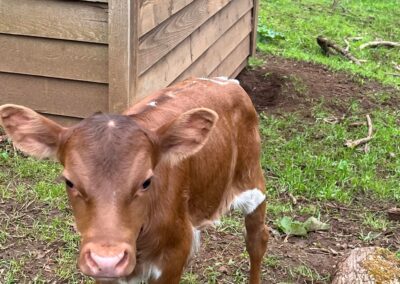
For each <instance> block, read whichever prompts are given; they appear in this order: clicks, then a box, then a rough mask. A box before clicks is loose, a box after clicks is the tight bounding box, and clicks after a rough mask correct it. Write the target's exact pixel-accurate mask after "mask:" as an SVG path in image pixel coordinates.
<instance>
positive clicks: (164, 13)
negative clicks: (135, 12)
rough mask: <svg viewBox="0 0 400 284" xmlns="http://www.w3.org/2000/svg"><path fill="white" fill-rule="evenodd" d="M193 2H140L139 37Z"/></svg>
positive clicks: (173, 0) (153, 0) (181, 0)
mask: <svg viewBox="0 0 400 284" xmlns="http://www.w3.org/2000/svg"><path fill="white" fill-rule="evenodd" d="M193 1H194V0H142V2H141V4H140V21H139V34H140V36H142V35H144V34H145V33H147V32H149V31H150V30H152V29H153V28H155V27H156V26H158V25H159V24H161V23H162V22H163V21H164V20H166V19H168V18H169V17H170V16H171V15H173V14H175V13H176V12H178V11H180V10H181V9H182V8H184V7H186V6H187V5H188V4H190V3H192V2H193Z"/></svg>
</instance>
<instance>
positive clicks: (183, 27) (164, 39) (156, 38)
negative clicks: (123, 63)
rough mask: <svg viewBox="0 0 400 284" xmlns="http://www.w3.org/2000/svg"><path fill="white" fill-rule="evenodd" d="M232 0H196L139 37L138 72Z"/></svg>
mask: <svg viewBox="0 0 400 284" xmlns="http://www.w3.org/2000/svg"><path fill="white" fill-rule="evenodd" d="M230 1H233V0H196V1H194V2H192V3H191V4H189V5H188V6H186V7H185V8H183V9H182V10H181V11H179V12H178V13H176V14H175V15H173V16H171V17H170V18H168V20H166V21H164V22H163V23H161V24H160V25H158V26H157V28H155V29H153V30H152V31H151V32H149V33H147V34H146V35H144V36H143V37H141V38H140V39H139V51H138V52H139V72H140V74H143V73H144V72H145V71H146V70H147V69H149V68H150V67H151V66H152V65H154V64H155V63H156V62H157V61H158V60H160V59H161V58H162V57H163V56H164V55H166V54H167V53H168V52H169V51H171V50H172V49H173V48H174V47H176V46H177V45H178V44H179V43H180V42H182V41H183V40H184V39H185V38H186V37H188V36H189V35H190V34H191V33H192V32H193V31H195V30H196V29H197V28H198V27H199V26H201V25H202V24H203V23H204V22H205V21H206V20H208V19H209V18H211V17H212V16H213V15H214V14H215V13H217V12H218V11H219V10H221V9H222V8H223V7H224V6H225V5H227V4H228V3H229V2H230Z"/></svg>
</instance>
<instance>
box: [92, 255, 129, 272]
mask: <svg viewBox="0 0 400 284" xmlns="http://www.w3.org/2000/svg"><path fill="white" fill-rule="evenodd" d="M126 254H127V253H126V252H125V251H124V252H121V253H119V254H117V255H113V256H101V255H98V254H96V253H95V252H93V251H89V253H88V257H87V262H88V265H89V267H90V268H91V270H92V271H93V272H98V271H104V270H107V271H112V270H113V269H115V268H116V267H117V266H119V265H120V264H121V262H125V261H126V258H127V257H126Z"/></svg>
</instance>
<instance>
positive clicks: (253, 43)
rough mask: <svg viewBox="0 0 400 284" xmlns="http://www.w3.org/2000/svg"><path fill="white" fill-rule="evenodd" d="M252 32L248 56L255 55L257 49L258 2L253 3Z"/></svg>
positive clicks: (256, 0) (257, 0)
mask: <svg viewBox="0 0 400 284" xmlns="http://www.w3.org/2000/svg"><path fill="white" fill-rule="evenodd" d="M253 3H254V4H253V30H252V32H251V45H250V56H255V55H256V49H257V26H258V10H259V8H260V1H259V0H254V1H253Z"/></svg>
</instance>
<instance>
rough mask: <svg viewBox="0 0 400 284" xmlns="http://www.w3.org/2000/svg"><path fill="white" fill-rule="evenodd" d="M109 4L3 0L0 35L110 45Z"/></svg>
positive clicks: (0, 10) (1, 2) (46, 0)
mask: <svg viewBox="0 0 400 284" xmlns="http://www.w3.org/2000/svg"><path fill="white" fill-rule="evenodd" d="M107 12H108V11H107V5H105V4H102V3H87V2H81V1H58V0H56V1H54V0H34V1H32V0H11V1H10V0H8V1H7V0H5V1H0V33H5V34H15V35H26V36H35V37H45V38H56V39H67V40H75V41H85V42H97V43H107V41H108V34H107V21H108V13H107Z"/></svg>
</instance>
